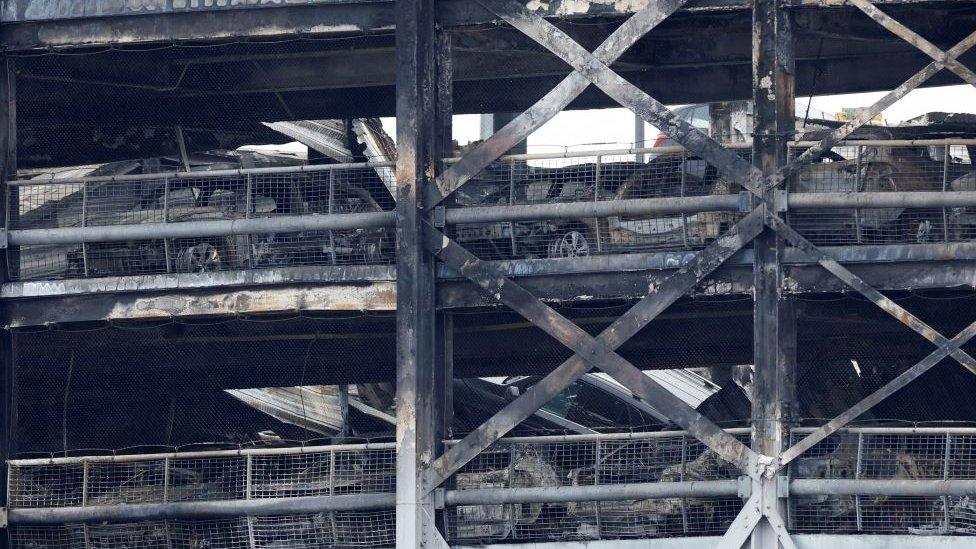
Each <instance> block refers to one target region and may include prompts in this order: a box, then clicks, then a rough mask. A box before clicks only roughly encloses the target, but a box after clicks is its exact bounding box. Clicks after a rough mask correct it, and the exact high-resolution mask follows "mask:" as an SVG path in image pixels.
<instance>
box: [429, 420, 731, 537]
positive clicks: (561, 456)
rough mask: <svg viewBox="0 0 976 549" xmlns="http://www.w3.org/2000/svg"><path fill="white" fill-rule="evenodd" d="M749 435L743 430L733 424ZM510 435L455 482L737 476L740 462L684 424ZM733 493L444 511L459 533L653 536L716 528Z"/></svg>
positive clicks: (495, 484)
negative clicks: (655, 429) (623, 431)
mask: <svg viewBox="0 0 976 549" xmlns="http://www.w3.org/2000/svg"><path fill="white" fill-rule="evenodd" d="M736 436H737V437H738V438H740V440H743V441H748V439H749V433H748V430H738V431H736ZM566 438H567V439H568V440H560V439H559V437H554V438H550V439H546V438H541V439H530V438H526V439H508V440H502V441H499V442H498V443H496V444H495V445H493V446H492V447H491V448H489V449H488V450H486V451H485V452H483V453H482V454H481V455H479V456H478V458H477V459H476V460H474V461H472V462H471V463H469V464H468V465H467V466H465V468H464V469H462V470H461V471H460V472H459V473H458V474H457V475H456V476H455V477H454V483H455V487H456V489H458V490H466V489H475V488H486V487H491V488H520V487H530V486H531V487H556V486H585V485H589V486H592V485H607V484H629V483H652V482H661V483H666V482H678V481H686V480H687V481H692V480H721V479H735V478H737V477H738V476H739V472H738V469H737V468H736V467H735V466H734V465H732V464H729V463H726V462H724V461H722V460H721V459H719V458H718V457H717V455H716V454H715V453H714V452H712V451H711V450H708V449H706V448H705V447H704V445H702V444H701V443H700V442H698V441H697V440H696V439H694V438H693V437H689V436H687V435H684V434H682V433H680V432H679V433H643V434H634V435H623V436H613V435H602V436H597V437H588V438H584V439H582V440H572V437H566ZM741 508H742V502H741V500H739V499H738V498H663V499H645V500H637V501H603V502H570V503H533V504H509V505H466V506H457V507H449V508H448V509H446V511H445V523H446V524H447V537H448V539H449V540H450V541H456V542H458V543H475V544H477V543H492V542H500V541H508V542H527V541H554V540H570V539H572V540H588V539H623V538H651V537H662V536H682V535H710V534H721V533H723V532H724V531H725V529H727V528H728V525H729V524H730V523H731V522H732V519H734V518H735V515H736V513H738V512H739V510H740V509H741Z"/></svg>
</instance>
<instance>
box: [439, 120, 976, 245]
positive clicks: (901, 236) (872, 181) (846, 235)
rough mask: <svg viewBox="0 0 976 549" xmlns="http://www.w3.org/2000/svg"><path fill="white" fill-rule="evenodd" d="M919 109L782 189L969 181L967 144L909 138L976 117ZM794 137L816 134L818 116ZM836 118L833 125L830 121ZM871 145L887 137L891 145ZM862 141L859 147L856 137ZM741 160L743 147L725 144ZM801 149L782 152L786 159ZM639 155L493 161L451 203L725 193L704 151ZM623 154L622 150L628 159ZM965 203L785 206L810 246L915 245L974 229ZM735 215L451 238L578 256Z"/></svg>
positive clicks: (550, 225) (697, 236) (575, 223)
mask: <svg viewBox="0 0 976 549" xmlns="http://www.w3.org/2000/svg"><path fill="white" fill-rule="evenodd" d="M973 118H974V117H966V116H962V115H944V114H943V115H939V114H930V115H926V116H925V117H922V118H919V119H915V120H912V121H909V122H907V123H906V124H905V125H902V126H896V127H882V126H870V125H869V126H864V127H862V128H861V129H859V130H858V131H856V132H854V134H853V135H851V136H850V137H849V138H848V139H847V142H846V143H845V144H844V145H843V146H839V147H835V148H834V149H832V150H829V151H826V152H824V153H822V154H821V155H820V156H819V157H818V158H816V159H814V161H813V162H812V163H811V164H810V165H808V166H806V167H805V168H803V169H802V170H801V171H800V173H799V174H798V175H797V176H796V177H794V178H792V179H791V180H790V181H789V182H788V185H787V188H788V190H789V192H797V193H817V192H891V191H902V192H903V191H941V190H968V189H970V188H976V183H974V181H976V180H974V179H973V178H974V168H973V164H972V158H973V152H974V150H973V149H974V147H972V146H965V145H952V146H947V145H943V144H936V145H931V144H925V143H917V141H920V140H934V139H943V138H969V137H973V136H976V119H973ZM821 122H822V123H820V124H818V125H817V126H816V129H815V130H813V131H809V132H806V133H803V134H800V135H799V136H798V139H799V141H801V142H807V141H815V140H819V139H821V138H823V137H824V136H826V135H827V132H829V131H831V129H832V128H830V127H825V126H827V122H826V121H821ZM836 125H839V123H837V124H836ZM881 141H896V143H892V144H891V145H888V144H884V143H881ZM858 142H863V143H864V144H863V145H860V146H859V145H858ZM735 150H736V151H737V152H738V153H739V154H741V155H742V156H743V157H744V158H745V159H747V160H748V158H749V153H750V150H749V148H748V145H744V146H742V145H740V146H739V147H738V148H737V149H735ZM802 152H803V148H802V147H798V148H794V149H792V153H793V154H794V155H799V154H800V153H802ZM649 157H650V158H649V160H647V161H645V162H635V161H633V160H626V161H621V162H611V161H608V160H607V159H606V158H603V159H601V160H602V161H601V162H600V163H594V162H590V163H583V164H576V165H570V166H563V167H558V168H550V167H546V166H535V165H532V161H529V163H525V162H522V163H521V164H518V163H516V164H515V165H512V164H498V165H495V166H493V167H490V168H489V169H487V170H485V171H484V172H483V173H482V174H481V175H480V176H479V177H478V178H476V179H475V180H473V181H471V182H469V183H468V184H467V185H465V187H462V190H461V191H460V192H459V196H458V205H461V206H489V205H509V204H537V203H547V202H548V203H552V202H570V201H577V202H579V201H597V200H625V199H636V198H641V199H648V198H651V199H652V198H663V197H681V196H703V195H715V194H735V193H739V192H741V191H742V189H741V187H740V186H739V185H737V184H734V183H732V182H730V181H728V180H726V179H724V178H723V177H722V176H721V175H720V174H719V173H718V171H717V170H716V169H715V168H714V167H713V166H711V165H710V164H708V163H707V162H705V161H704V160H703V159H701V158H698V157H695V156H693V155H682V154H681V153H667V154H657V155H654V154H650V155H649ZM631 158H632V157H631ZM974 211H976V210H973V211H971V210H966V209H959V210H951V211H949V212H944V211H943V210H942V209H931V208H930V209H919V208H914V209H912V208H877V209H859V210H854V209H847V210H816V211H801V212H790V213H789V214H788V216H789V221H790V223H791V224H792V225H793V226H794V227H795V228H796V229H797V230H798V231H800V232H801V233H802V234H804V235H805V236H807V237H808V238H810V239H811V240H812V241H814V242H815V243H817V244H824V245H829V244H857V243H862V244H870V243H886V242H903V243H924V242H933V241H938V240H943V239H945V238H950V239H952V238H954V237H955V238H959V237H964V235H965V234H970V233H972V234H974V235H976V213H974ZM740 216H741V214H739V213H737V212H701V213H697V214H686V215H654V216H611V217H608V218H603V219H593V218H590V219H579V220H555V221H520V222H500V223H488V224H469V225H464V224H462V225H457V226H455V227H454V228H453V230H454V234H455V236H456V238H457V239H458V240H459V241H460V242H463V243H465V244H466V245H468V246H469V247H470V248H471V249H472V250H473V251H474V252H475V253H476V254H477V255H479V257H482V258H483V259H509V258H559V257H578V256H586V255H592V254H595V253H629V252H640V251H668V250H683V249H693V248H697V247H701V246H704V245H706V244H707V243H708V242H710V241H712V240H714V239H715V238H717V237H718V236H720V235H721V234H723V233H724V232H725V231H726V230H728V228H729V227H731V226H732V225H733V224H734V223H735V222H736V221H737V220H738V219H739V218H740Z"/></svg>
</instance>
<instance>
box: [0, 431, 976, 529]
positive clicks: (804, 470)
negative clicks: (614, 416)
mask: <svg viewBox="0 0 976 549" xmlns="http://www.w3.org/2000/svg"><path fill="white" fill-rule="evenodd" d="M810 430H811V429H795V430H794V431H793V433H792V436H793V437H794V438H796V437H800V436H802V435H803V434H805V433H807V432H809V431H810ZM730 432H731V433H733V434H734V435H735V436H737V437H740V438H742V439H747V438H748V436H749V430H748V429H732V430H730ZM447 443H448V444H451V442H450V441H448V442H447ZM8 467H9V475H8V501H9V505H10V509H9V521H10V523H11V525H12V536H13V537H12V539H14V540H15V541H16V540H19V542H18V543H15V545H24V546H26V545H27V544H28V543H27V542H28V541H30V540H33V541H35V542H36V541H37V540H38V539H42V538H43V539H49V538H50V537H51V536H52V535H54V534H52V533H53V532H60V534H58V535H59V536H63V535H67V534H66V532H69V531H79V532H85V531H89V530H93V531H97V530H98V529H99V528H106V527H107V525H106V524H105V523H109V524H113V525H114V527H115V529H116V530H115V531H116V533H118V532H119V531H127V532H129V533H130V534H132V532H136V531H138V532H143V533H145V531H146V528H147V526H146V525H147V524H155V525H158V527H159V528H162V529H164V530H165V529H172V530H173V531H182V530H181V529H184V528H190V529H191V530H193V529H194V528H197V527H200V525H204V524H208V525H210V526H209V527H210V528H213V529H214V530H215V532H218V531H219V532H220V533H221V534H220V535H224V536H225V537H226V536H230V537H235V536H236V537H237V538H239V539H240V541H241V544H240V545H239V546H240V547H255V545H253V544H251V543H252V542H249V541H248V540H249V539H252V538H253V531H254V529H255V527H256V525H258V524H289V525H291V526H290V527H296V528H297V526H295V524H296V522H302V521H304V522H307V523H308V524H313V523H314V524H318V523H321V524H325V525H327V527H326V529H327V530H329V532H330V534H329V535H337V536H340V537H341V536H354V534H352V533H350V532H349V531H346V532H345V533H337V532H340V531H341V530H342V529H341V528H339V527H338V526H337V525H338V524H339V523H343V522H344V521H345V522H344V523H345V524H347V527H348V528H350V529H352V530H357V529H356V528H354V527H353V526H351V525H353V524H359V530H357V531H361V529H362V528H363V527H365V525H366V524H373V525H374V526H375V525H377V524H382V525H383V526H382V528H378V527H374V529H373V530H372V531H371V532H369V535H370V536H372V538H371V539H372V541H375V542H376V543H377V545H382V544H383V540H389V539H392V536H393V523H392V518H391V517H392V515H391V513H392V507H393V503H394V499H393V494H394V491H395V484H396V476H395V448H394V445H393V444H392V443H378V444H376V443H374V444H359V445H334V446H317V447H298V448H255V449H245V450H222V451H202V452H180V453H164V454H141V455H107V456H69V457H50V458H39V459H21V460H11V461H10V462H9V463H8ZM785 474H786V476H785V477H784V478H785V479H786V480H785V482H786V484H785V488H784V489H785V490H787V491H788V501H789V521H790V524H791V529H795V531H797V532H818V533H821V532H866V533H906V532H913V533H925V532H930V533H931V532H941V533H956V534H969V533H976V515H974V514H969V513H968V510H969V509H970V507H971V504H970V501H972V499H973V498H974V497H976V428H898V427H890V428H888V427H884V428H881V427H875V428H851V429H844V430H842V431H840V432H838V433H835V434H834V435H832V436H831V437H830V438H828V439H826V440H825V441H823V442H821V443H820V444H819V445H818V446H816V447H814V448H813V449H812V450H811V451H810V452H808V453H807V454H805V455H803V456H802V457H801V458H799V459H798V460H796V461H795V462H794V463H793V464H792V465H791V467H790V469H789V471H788V472H786V473H785ZM738 476H739V473H738V471H737V470H736V468H735V467H734V466H732V465H730V464H727V463H724V462H722V461H721V460H720V459H718V458H717V456H715V455H714V453H713V452H711V451H709V450H707V449H706V448H704V446H702V445H701V443H699V442H698V441H697V440H695V439H694V438H693V437H690V436H689V435H687V434H685V433H683V432H652V433H617V434H593V435H566V436H549V437H518V438H506V439H503V440H501V441H499V442H498V443H496V444H495V445H493V446H492V447H491V448H489V449H488V450H486V451H485V452H483V453H482V454H481V455H479V456H478V458H477V459H475V460H474V461H472V462H471V463H470V464H468V465H467V466H466V467H465V468H464V469H462V471H460V472H459V473H458V474H457V475H455V477H454V478H453V479H452V483H451V485H450V488H449V489H448V490H446V491H445V492H444V493H443V497H442V499H441V501H442V506H443V507H444V513H445V526H446V535H447V537H448V539H449V540H450V541H452V542H462V543H478V542H491V541H503V540H515V541H531V540H543V539H613V538H640V537H661V536H682V535H685V536H687V535H706V534H712V533H715V532H720V531H722V529H723V528H725V527H727V525H728V522H729V521H731V520H732V518H733V517H734V516H735V514H736V513H737V511H738V509H739V508H740V507H741V505H742V497H747V496H748V490H749V483H748V482H742V481H741V480H740V479H739V478H738ZM314 517H319V518H314ZM883 517H884V518H885V519H886V520H882V518H883ZM147 521H148V522H147ZM356 521H359V522H358V523H357V522H356ZM191 526H193V528H191ZM306 526H307V525H306ZM127 528H128V529H129V530H126V529H127ZM194 531H196V530H194ZM248 532H251V534H248ZM302 532H305V533H306V534H308V535H312V534H311V533H309V532H310V530H308V528H305V529H302ZM89 533H91V532H89ZM211 535H217V534H216V533H215V534H211ZM303 535H305V534H303ZM350 539H352V538H348V539H339V540H337V543H336V544H337V545H344V544H346V545H348V544H350V543H352V542H350V541H349V540H350ZM357 539H358V538H357ZM352 544H354V543H352ZM52 546H53V547H57V546H59V545H58V544H57V543H55V544H53V545H52ZM87 546H88V545H86V547H87Z"/></svg>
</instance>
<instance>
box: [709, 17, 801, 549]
mask: <svg viewBox="0 0 976 549" xmlns="http://www.w3.org/2000/svg"><path fill="white" fill-rule="evenodd" d="M752 45H753V46H752V52H753V54H752V88H753V105H754V108H753V117H754V121H755V122H754V130H753V141H752V165H753V166H754V167H755V168H756V169H758V170H759V171H760V173H762V175H763V177H764V178H768V177H769V176H772V175H774V174H775V173H776V172H777V170H779V169H780V168H782V167H783V166H784V165H786V164H787V162H788V147H789V143H790V141H792V140H793V138H794V134H795V132H796V115H795V108H794V107H795V96H794V92H795V62H794V39H793V31H792V28H791V19H790V16H789V14H788V13H787V12H786V10H785V9H784V8H782V7H781V6H780V5H779V1H778V0H755V1H754V2H753V8H752ZM775 193H776V190H775V189H773V188H768V187H767V188H764V189H763V195H762V196H760V197H757V198H756V199H755V201H756V202H757V207H758V208H759V209H760V210H761V211H762V212H763V213H764V215H768V213H769V212H770V211H771V210H773V209H774V204H775ZM759 199H761V203H760V202H759ZM753 250H754V253H755V256H754V259H753V288H754V291H753V295H754V299H755V302H754V304H753V322H752V330H753V338H752V340H753V368H754V372H753V378H752V390H751V392H750V397H751V398H750V400H751V404H752V406H751V425H752V449H753V450H754V451H756V452H757V453H759V454H760V455H763V456H770V458H771V459H775V457H776V456H778V455H779V453H780V452H781V451H782V450H783V445H784V442H785V441H786V432H787V428H788V424H789V422H790V420H791V417H790V416H791V415H792V414H793V413H794V411H795V406H796V386H795V382H796V317H795V311H794V308H793V306H792V305H793V304H792V302H791V301H790V299H789V297H788V296H786V295H784V291H783V284H782V278H783V275H782V258H783V255H784V250H785V243H784V241H783V239H782V238H780V237H779V235H777V234H776V232H775V231H773V230H771V229H768V228H767V229H766V230H764V231H763V232H762V234H760V235H758V236H757V237H756V240H755V241H753ZM752 491H753V493H756V494H761V496H760V498H761V501H762V509H761V511H762V514H763V518H764V520H761V521H758V522H757V523H756V524H755V525H754V528H753V531H752V532H751V539H752V543H751V546H752V547H753V548H755V549H777V548H778V547H780V545H782V546H783V547H784V548H785V549H791V548H792V547H794V545H793V540H792V539H791V538H790V536H789V532H788V531H787V529H786V527H785V526H784V524H783V520H782V518H781V517H782V516H785V514H786V502H785V501H784V500H782V499H780V498H779V497H778V494H777V492H776V482H775V479H771V478H769V477H767V476H763V477H760V478H759V479H754V480H753V481H752ZM741 513H743V514H747V515H751V514H753V513H754V511H753V510H752V509H750V508H749V506H748V505H747V506H745V507H744V508H743V509H742V511H741ZM750 522H751V521H750ZM739 536H740V533H739V532H737V531H734V530H732V529H730V530H728V531H727V532H726V537H725V538H724V539H723V541H728V540H729V538H732V542H731V543H730V544H729V545H728V547H735V546H739V545H741V542H740V541H739V539H738V538H739ZM720 547H725V546H724V545H720Z"/></svg>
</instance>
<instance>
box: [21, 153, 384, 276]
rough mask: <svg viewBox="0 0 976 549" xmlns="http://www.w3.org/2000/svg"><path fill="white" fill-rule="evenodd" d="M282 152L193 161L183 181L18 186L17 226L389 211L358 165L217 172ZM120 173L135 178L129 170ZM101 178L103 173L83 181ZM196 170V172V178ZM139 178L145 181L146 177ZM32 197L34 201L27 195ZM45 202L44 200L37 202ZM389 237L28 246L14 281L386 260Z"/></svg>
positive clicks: (279, 161) (316, 234)
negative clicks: (250, 173) (330, 168)
mask: <svg viewBox="0 0 976 549" xmlns="http://www.w3.org/2000/svg"><path fill="white" fill-rule="evenodd" d="M299 164H300V161H299V160H298V159H296V158H293V157H289V156H287V155H280V154H273V153H257V152H252V151H251V152H249V151H218V152H211V153H208V154H207V155H198V156H195V157H194V162H193V164H192V166H191V170H192V171H191V172H189V173H190V174H192V175H183V176H180V177H164V176H160V177H159V178H147V179H144V180H132V179H117V180H113V179H109V180H99V179H94V180H90V181H89V182H88V183H86V184H85V186H84V188H83V187H82V186H81V185H80V184H74V183H66V184H64V185H59V184H57V180H56V179H55V180H54V181H52V182H45V183H43V184H39V185H23V186H20V187H19V198H20V202H21V212H20V215H19V216H18V217H17V221H16V224H17V227H18V228H42V227H81V226H85V225H87V226H101V225H131V224H142V223H163V222H169V223H179V222H188V221H213V220H232V219H244V218H258V217H273V216H283V215H302V214H328V213H354V212H370V211H383V210H392V209H393V208H394V207H395V201H394V198H393V195H392V194H391V193H390V190H389V188H388V187H387V185H385V184H384V182H383V181H382V180H381V179H380V174H379V173H377V171H376V170H374V169H372V168H368V167H363V168H355V169H346V168H343V169H338V170H336V171H335V172H334V173H330V172H329V171H317V172H309V171H304V172H299V171H295V172H289V171H284V172H277V173H273V174H261V175H254V176H248V175H246V174H240V175H226V173H227V172H226V171H225V172H223V174H222V175H209V173H210V172H215V171H217V170H238V169H242V168H251V167H288V166H292V165H295V166H297V165H299ZM133 166H134V167H133V168H131V169H127V170H125V173H122V174H119V173H113V174H112V175H132V174H138V173H142V170H143V169H145V164H144V163H136V164H134V165H133ZM106 171H109V167H106V166H103V167H101V168H100V169H99V170H97V171H96V172H95V173H94V174H88V175H90V176H98V175H101V174H103V173H104V172H106ZM197 173H199V175H197ZM146 175H151V172H150V173H149V174H146ZM31 193H34V194H35V195H37V196H33V195H32V194H31ZM45 194H46V195H47V196H44V195H45ZM393 248H394V242H393V234H392V231H391V230H388V229H385V228H378V229H377V228H374V229H355V230H341V231H304V232H297V233H271V234H250V235H231V236H217V237H196V238H178V239H168V240H166V241H162V240H159V239H149V240H133V241H122V242H95V243H89V244H86V245H84V246H82V245H81V244H77V245H64V246H29V247H22V248H20V249H19V250H17V252H16V253H17V254H18V255H17V260H16V261H14V262H13V264H14V265H13V266H14V267H15V268H16V269H18V272H15V273H13V274H14V276H15V277H18V278H21V279H32V278H71V277H80V276H110V275H124V274H152V273H164V272H208V271H217V270H225V269H235V268H260V267H270V266H285V265H299V264H342V263H379V262H389V261H392V257H393Z"/></svg>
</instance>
